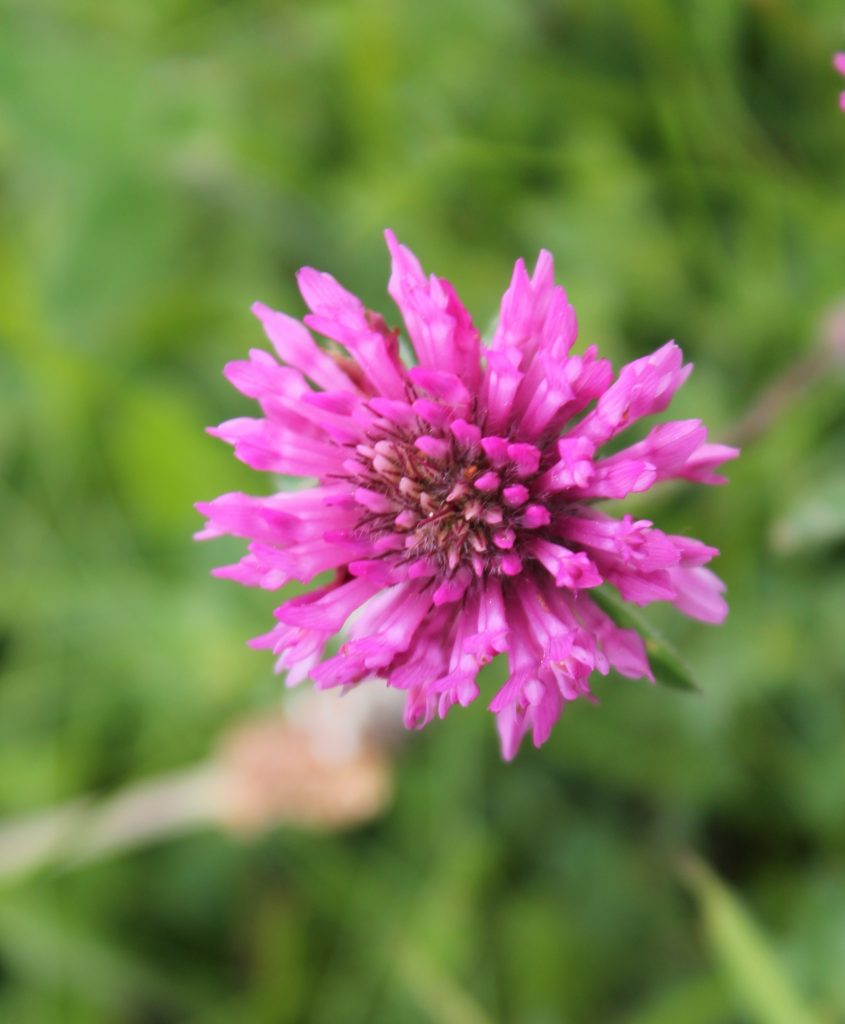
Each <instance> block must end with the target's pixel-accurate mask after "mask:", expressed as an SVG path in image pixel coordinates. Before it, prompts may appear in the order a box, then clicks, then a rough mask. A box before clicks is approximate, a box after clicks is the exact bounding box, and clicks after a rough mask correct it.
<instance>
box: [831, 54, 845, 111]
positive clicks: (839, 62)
mask: <svg viewBox="0 0 845 1024" xmlns="http://www.w3.org/2000/svg"><path fill="white" fill-rule="evenodd" d="M833 66H834V67H835V68H836V70H837V71H838V72H839V74H840V75H845V53H837V54H836V56H835V57H834V58H833ZM839 106H840V107H841V108H842V109H843V110H845V92H841V93H840V94H839Z"/></svg>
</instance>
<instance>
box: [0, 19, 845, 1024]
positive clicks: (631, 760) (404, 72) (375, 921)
mask: <svg viewBox="0 0 845 1024" xmlns="http://www.w3.org/2000/svg"><path fill="white" fill-rule="evenodd" d="M843 18H845V8H843V6H842V4H841V2H839V0H817V2H812V3H811V2H799V0H794V2H786V0H765V2H764V0H757V2H745V3H741V2H730V0H695V2H689V3H672V2H669V0H636V2H635V0H628V2H620V3H597V2H594V0H570V2H564V0H526V2H523V3H514V2H506V0H448V2H447V0H427V2H425V3H422V2H418V3H413V2H403V0H355V2H351V0H350V2H345V3H344V2H339V0H336V2H326V0H310V2H308V3H290V2H278V0H276V2H271V0H249V2H245V0H242V2H239V3H234V2H229V3H225V2H213V0H169V2H165V0H150V2H139V0H112V2H109V3H102V2H100V0H79V2H75V3H71V2H68V0H0V463H2V466H1V467H0V468H2V476H0V516H1V517H2V519H0V537H2V540H0V551H2V576H0V579H2V590H1V591H0V810H2V813H3V815H4V816H7V817H9V818H12V817H15V816H20V815H24V814H26V813H29V812H32V811H35V810H36V809H40V808H45V807H48V806H50V805H52V804H54V803H59V802H61V801H64V800H67V799H71V798H73V797H75V796H77V795H79V794H83V793H93V794H100V795H105V794H110V793H114V792H118V791H119V790H121V788H123V787H125V786H126V785H128V784H129V783H131V782H133V781H134V780H137V779H140V778H144V777H146V776H149V775H153V774H155V773H157V772H160V771H165V770H170V769H175V768H178V767H180V766H183V765H189V764H191V763H193V762H195V761H197V760H198V759H200V758H203V757H205V756H206V755H207V754H208V753H209V751H210V750H212V749H213V746H214V743H215V740H216V738H217V736H218V735H219V734H220V732H221V731H222V730H224V729H225V727H226V726H227V724H229V723H231V722H233V721H235V720H237V719H238V718H240V717H241V716H243V715H244V714H245V713H248V712H250V711H254V710H256V709H260V708H270V707H273V706H274V705H275V703H276V701H277V699H278V691H279V687H280V684H279V682H278V680H277V679H276V678H274V677H273V676H272V673H271V659H270V658H269V656H268V655H267V654H266V653H265V652H250V651H248V650H246V649H245V647H244V641H245V639H246V638H247V637H249V636H252V635H254V634H256V633H259V632H263V631H264V630H265V629H266V628H268V627H269V625H270V623H271V609H272V607H273V603H274V602H273V596H272V595H268V594H266V593H261V592H259V593H254V592H250V591H246V590H244V589H241V588H239V587H237V586H236V585H234V584H231V583H225V582H217V581H213V580H211V579H210V578H209V577H208V570H209V568H210V567H211V566H212V565H214V564H219V563H220V562H223V561H226V560H227V559H228V560H231V558H230V557H229V556H234V555H235V554H236V552H237V550H238V547H239V546H238V545H237V544H231V545H228V546H227V542H222V543H218V544H214V545H202V546H200V545H194V544H193V543H192V541H191V533H192V531H193V530H194V529H196V528H197V526H198V524H199V519H198V517H197V516H196V514H195V513H194V511H193V509H192V503H193V502H194V501H195V500H198V499H201V498H203V499H208V498H211V497H213V496H214V495H216V494H218V493H222V492H224V491H228V490H235V489H245V490H253V491H254V492H259V491H260V490H261V489H262V488H263V487H266V486H267V485H268V484H269V481H268V480H263V479H261V478H259V477H258V476H257V475H255V474H251V473H249V472H248V471H247V470H245V469H244V467H242V466H240V465H239V464H238V463H236V462H235V460H234V459H233V458H232V457H231V454H230V452H229V451H228V449H227V448H226V447H225V446H223V445H221V444H220V443H219V442H216V441H213V440H212V439H210V438H208V437H207V436H205V435H204V433H203V428H204V427H205V425H207V424H210V423H216V422H219V421H220V420H222V419H225V418H227V417H229V416H233V415H251V414H252V409H251V408H250V403H248V401H247V400H246V399H244V398H242V397H241V396H238V395H237V394H236V393H235V392H234V391H233V390H232V389H231V388H229V386H228V385H227V384H226V382H225V381H224V380H223V378H222V377H221V374H220V370H221V368H222V366H223V364H224V363H225V362H226V361H227V360H228V359H232V358H239V357H242V356H243V355H244V354H245V352H246V350H247V348H248V347H249V346H250V345H261V344H262V335H261V332H260V329H259V327H258V325H257V324H256V323H255V321H254V320H253V319H252V317H251V316H250V314H249V305H250V303H251V302H252V301H254V300H255V299H259V298H260V299H262V300H263V301H265V302H268V303H269V304H271V305H274V306H276V307H277V308H283V309H285V310H287V311H289V312H292V313H295V314H298V313H300V312H301V311H302V304H301V300H300V299H299V298H298V296H297V294H296V292H295V289H294V279H293V274H294V271H295V270H296V268H298V267H299V266H301V265H303V264H306V263H308V264H312V265H315V266H317V267H319V268H321V269H325V270H328V271H330V272H331V273H333V274H335V275H336V276H337V277H338V278H339V279H340V280H341V281H342V282H344V283H345V284H346V285H347V287H349V288H351V289H352V290H353V291H356V292H357V293H359V294H360V295H361V296H362V297H363V298H364V299H365V301H366V302H367V304H368V305H370V306H371V307H373V308H376V309H382V310H384V311H385V312H386V313H387V314H388V317H389V318H390V319H395V312H394V311H393V310H392V306H391V305H390V303H389V300H388V299H387V297H386V295H385V283H386V278H387V273H388V263H387V258H386V253H385V250H384V248H383V243H382V240H381V231H382V229H383V228H384V227H385V226H392V227H393V228H394V229H395V230H396V231H397V233H398V234H399V236H400V238H401V239H402V240H403V241H405V242H406V243H407V244H409V245H410V246H411V247H412V248H413V249H414V250H415V251H416V252H417V253H418V254H419V255H420V257H421V259H422V260H423V262H424V264H425V266H426V267H427V268H428V269H430V270H435V271H436V272H437V273H439V274H441V275H442V276H445V277H447V278H449V279H450V280H452V281H453V282H454V283H455V285H456V286H457V288H458V289H459V291H460V293H461V294H462V296H463V297H464V299H465V301H466V303H467V304H468V306H469V308H470V309H471V310H472V311H473V314H474V316H475V318H476V321H477V322H478V323H479V324H480V325H488V324H489V323H490V322H491V321H492V319H493V317H494V316H495V313H496V310H497V305H498V299H499V297H500V294H501V292H502V290H503V289H504V287H505V286H506V284H507V281H508V279H509V275H510V270H511V267H512V264H513V261H514V259H515V258H516V257H517V256H519V255H523V256H525V257H526V258H528V259H531V260H533V258H534V255H535V254H536V252H537V250H538V249H539V248H540V247H546V248H549V249H551V250H552V251H553V252H554V254H555V257H556V260H557V267H558V275H559V278H560V279H561V280H562V281H563V283H564V284H565V285H566V287H567V289H568V290H569V294H570V297H571V299H572V301H573V302H574V303H575V305H576V308H577V310H578V313H579V319H580V323H581V334H582V338H583V339H584V340H585V341H587V342H593V341H595V342H597V343H598V344H599V345H600V346H601V348H602V350H603V352H604V353H605V354H606V355H610V356H611V357H612V358H613V359H614V361H615V362H616V363H618V362H620V361H623V360H625V359H629V358H632V357H635V356H639V355H642V354H644V353H646V352H648V351H651V350H653V349H654V348H656V347H657V346H658V345H660V344H662V343H663V342H664V341H666V340H667V339H668V338H670V337H674V338H676V339H677V340H678V342H679V343H680V344H681V345H682V347H683V348H684V351H685V353H686V354H687V356H688V357H689V358H690V359H692V361H694V362H695V364H696V371H695V372H694V374H693V376H692V377H691V379H690V381H689V383H688V384H687V385H686V387H685V388H684V390H683V392H682V393H681V394H680V395H679V396H678V398H677V400H676V402H675V405H674V406H673V410H674V411H675V412H676V413H677V415H678V416H681V417H686V416H696V417H702V418H704V419H705V420H706V422H707V423H708V425H709V426H710V427H711V434H712V437H713V438H714V439H715V440H728V439H730V438H732V437H734V436H736V434H737V431H738V430H739V431H740V433H742V432H743V431H745V436H746V440H747V443H746V444H745V452H744V455H743V458H742V459H741V460H740V461H739V462H738V463H735V464H733V465H732V466H731V467H730V468H731V476H732V480H733V482H732V484H731V485H730V487H728V488H727V489H724V488H718V489H705V488H696V487H693V486H692V485H690V486H689V487H685V488H679V489H670V490H667V491H665V492H661V493H658V492H654V493H652V494H650V495H646V496H641V497H639V498H638V499H637V500H636V503H635V506H634V510H635V511H636V512H637V514H638V515H645V516H647V517H648V518H653V519H655V520H656V521H657V522H658V524H659V525H661V526H663V527H664V528H666V529H669V530H672V531H677V532H680V531H683V532H689V533H690V534H692V535H694V536H700V537H702V538H703V539H704V540H706V541H707V542H708V543H712V544H715V545H717V546H719V547H720V548H721V549H722V551H723V556H722V558H721V559H720V560H719V562H718V563H717V569H718V571H719V572H720V574H721V575H722V576H723V577H724V578H725V580H726V581H727V583H728V586H729V598H730V602H731V609H732V610H731V615H730V617H729V619H728V621H727V623H726V625H725V626H724V627H721V628H717V629H714V628H711V627H707V626H704V625H702V624H699V623H692V622H689V621H687V620H684V619H682V618H681V617H680V616H673V615H668V614H663V610H660V609H649V610H648V617H649V618H650V619H651V620H652V621H654V622H655V623H659V624H660V625H661V627H662V628H663V629H664V630H665V631H666V632H667V633H668V635H669V636H670V637H671V639H672V640H673V641H674V642H675V643H676V644H677V645H678V646H679V648H680V649H681V650H682V652H683V654H684V657H685V658H686V660H687V661H688V662H689V663H690V664H691V665H692V666H693V668H694V670H695V673H696V676H697V677H698V679H699V682H700V685H701V689H702V691H703V692H702V693H701V694H699V695H693V696H689V695H685V694H680V693H676V692H674V691H670V690H666V689H662V688H650V687H648V686H647V685H645V684H644V683H638V682H630V681H627V680H621V679H618V678H610V679H608V680H604V681H602V680H600V681H599V682H598V683H597V686H596V692H597V694H598V695H599V697H600V698H601V706H600V707H598V708H596V707H593V706H591V705H589V704H588V703H586V702H578V703H576V704H575V705H572V706H570V707H569V708H567V710H566V713H565V715H564V716H563V719H562V720H561V722H560V723H559V724H558V726H557V728H556V730H555V732H554V734H553V736H552V739H551V741H550V742H549V743H548V744H547V746H546V747H544V748H543V749H542V750H541V751H539V752H537V751H535V750H533V748H532V747H531V746H530V744H528V745H526V747H525V748H524V749H523V751H522V753H521V754H520V756H519V758H518V760H517V761H516V762H515V763H514V764H512V765H510V766H505V765H503V764H502V763H501V762H500V760H499V755H498V750H497V744H496V740H495V736H494V729H493V723H492V720H491V718H490V716H489V715H488V714H487V713H486V712H485V711H484V709H483V706H482V702H479V706H478V707H477V708H473V709H472V710H471V711H466V712H462V711H460V709H459V710H457V711H453V712H452V714H451V715H450V717H449V719H448V720H447V721H446V722H444V723H439V722H438V723H433V724H432V725H431V726H430V727H429V728H428V729H427V730H426V731H425V732H423V733H421V734H413V735H412V736H411V737H410V738H409V741H408V742H407V744H406V745H405V747H404V749H403V751H402V753H401V754H400V756H399V760H398V764H397V777H396V790H397V792H396V798H395V801H394V804H393V806H392V808H391V809H390V810H389V811H388V812H387V813H386V814H385V815H384V816H383V817H381V818H380V819H379V820H378V821H376V822H375V823H373V824H371V825H368V826H366V827H365V828H362V829H358V830H355V831H353V832H350V833H347V834H336V835H326V836H314V835H309V834H307V833H300V832H295V831H291V830H276V831H274V832H272V833H271V834H269V835H267V836H265V837H263V838H261V839H259V840H257V841H255V842H252V843H243V842H238V841H235V840H232V839H229V838H226V837H224V836H221V835H218V834H216V833H214V832H213V831H210V830H209V831H206V832H201V833H198V834H196V835H193V836H188V837H185V838H182V839H178V840H174V841H172V842H167V843H163V844H160V845H158V846H155V847H151V848H149V849H146V850H139V851H135V852H132V853H126V854H124V855H122V856H118V857H114V858H112V859H110V860H108V861H106V862H103V863H100V864H97V865H92V866H89V867H85V868H79V869H77V870H70V871H69V870H44V871H41V872H39V873H37V874H36V875H34V876H32V877H28V878H23V879H20V880H18V881H17V882H16V883H14V884H13V883H11V882H6V883H3V884H2V886H1V887H0V1020H2V1021H4V1022H6V1021H8V1022H9V1024H19V1022H20V1024H52V1022H54V1021H55V1022H65V1021H67V1022H74V1024H77V1022H78V1024H89V1022H90V1024H94V1022H101V1021H109V1022H111V1021H119V1022H127V1024H171V1022H182V1021H185V1022H191V1024H194V1022H196V1024H206V1022H209V1024H223V1022H226V1024H229V1022H241V1021H248V1022H253V1021H254V1022H259V1024H260V1022H268V1024H284V1022H300V1021H302V1022H308V1024H312V1022H313V1024H359V1022H360V1024H364V1022H385V1024H405V1022H408V1024H416V1022H421V1024H424V1022H428V1021H436V1022H439V1021H445V1022H447V1024H478V1022H483V1021H488V1022H491V1021H503V1022H514V1024H557V1022H573V1024H593V1022H596V1024H599V1022H601V1024H604V1022H615V1021H622V1022H624V1024H675V1022H681V1024H687V1022H689V1024H699V1022H700V1024H733V1022H739V1024H741V1022H745V1021H748V1022H754V1021H762V1022H763V1024H769V1022H773V1024H779V1022H784V1024H795V1022H796V1021H798V1020H799V1017H798V1016H797V1015H796V1014H797V1012H798V1010H797V1008H795V1007H793V1008H789V1006H788V999H789V998H794V999H795V1000H796V1001H797V1002H800V1003H801V1004H802V1005H803V1007H804V1008H805V1009H806V1017H801V1018H800V1019H801V1020H804V1019H807V1020H817V1021H820V1022H828V1024H834V1022H837V1021H842V1020H845V972H843V971H842V965H843V963H845V883H844V882H843V877H845V798H843V779H845V629H843V625H842V613H843V608H845V574H843V564H845V561H843V541H845V512H843V506H845V470H843V466H845V413H843V407H845V401H843V400H845V341H844V340H843V339H842V334H843V333H845V331H843V329H842V328H840V342H839V344H840V347H839V350H838V352H839V354H838V362H837V361H836V359H835V358H830V359H829V361H828V363H827V364H826V365H825V366H824V367H823V368H822V370H821V372H819V373H817V374H816V375H815V377H814V378H813V379H812V380H809V381H808V382H806V383H805V385H804V387H803V388H800V387H798V386H797V384H796V380H797V381H798V382H799V383H800V378H801V375H802V373H804V370H802V369H800V367H804V368H805V369H806V368H807V367H808V366H810V367H811V366H812V360H813V359H816V358H820V357H818V356H817V354H818V352H819V351H820V348H819V346H820V345H821V344H822V342H823V338H824V337H825V333H824V330H823V328H822V326H821V325H822V323H823V321H824V318H825V316H826V315H827V313H828V311H829V310H830V309H831V308H832V307H833V306H834V305H835V304H836V302H837V301H839V300H840V299H841V297H842V296H843V293H845V273H843V267H845V259H843V253H844V252H845V173H843V172H845V115H842V114H841V113H840V112H839V111H838V107H837V99H836V97H837V92H838V89H839V88H840V87H841V83H840V82H839V81H837V78H836V76H835V74H834V73H833V71H832V69H831V57H832V54H833V51H834V50H836V49H845V25H844V24H843ZM814 353H816V355H814ZM808 359H809V360H810V362H809V363H808V362H807V360H808ZM796 367H799V370H798V371H797V377H796V371H795V368H796ZM790 374H791V376H789V375H790ZM784 375H787V384H786V385H783V386H781V391H780V392H777V393H776V394H775V400H774V404H772V403H771V401H770V402H769V404H768V405H765V404H764V406H763V412H764V413H765V412H766V411H767V410H769V409H772V410H773V412H772V414H771V415H768V420H766V419H765V417H764V421H762V426H761V427H758V426H754V424H752V426H751V427H749V424H748V420H747V419H745V424H744V426H743V423H742V421H743V419H744V418H746V417H747V416H748V414H749V412H750V411H751V410H752V409H753V408H755V407H756V408H757V409H758V411H759V409H760V406H759V400H760V397H761V395H763V394H764V393H765V392H766V390H767V389H768V388H770V387H771V386H772V385H773V384H775V382H777V381H779V380H781V381H782V380H783V379H784ZM808 376H809V374H808ZM778 394H780V395H781V398H780V399H779V398H778V397H777V395H778ZM754 422H755V423H759V422H761V421H759V420H758V421H754ZM755 431H756V436H755ZM693 854H694V855H696V856H697V857H698V858H700V859H701V861H702V862H704V863H706V864H709V865H710V868H712V870H713V871H715V872H716V873H717V874H718V875H719V876H720V877H721V878H722V879H723V880H724V882H725V883H726V885H727V887H728V888H724V889H723V888H721V887H720V886H719V885H718V883H716V882H715V881H714V880H713V878H712V877H711V876H710V875H708V874H706V873H702V872H703V869H701V868H699V869H698V870H697V871H696V870H692V871H691V869H690V868H689V864H690V863H691V861H690V857H691V856H692V855H693ZM685 865H686V866H687V867H686V868H685ZM743 908H744V909H743ZM745 915H750V918H751V919H753V920H754V921H755V922H756V923H757V927H756V928H755V927H754V926H752V925H751V924H749V918H748V917H746V916H745ZM758 929H759V930H758ZM775 979H779V981H780V984H782V985H783V986H786V989H787V990H790V989H791V990H793V991H792V994H791V996H789V995H788V991H784V992H776V991H774V989H773V985H774V983H775ZM801 1012H804V1011H801Z"/></svg>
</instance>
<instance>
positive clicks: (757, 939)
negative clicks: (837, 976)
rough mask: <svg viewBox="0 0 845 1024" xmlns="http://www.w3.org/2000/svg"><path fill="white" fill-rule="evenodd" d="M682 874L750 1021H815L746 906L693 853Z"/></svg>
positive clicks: (804, 1023) (762, 1023)
mask: <svg viewBox="0 0 845 1024" xmlns="http://www.w3.org/2000/svg"><path fill="white" fill-rule="evenodd" d="M683 874H684V877H685V879H686V881H687V884H688V885H689V887H690V889H691V890H692V893H693V895H694V896H695V898H696V900H697V902H698V907H699V910H700V912H701V915H702V919H703V923H704V929H705V935H706V938H707V941H708V944H709V945H710V947H711V949H712V951H713V953H714V955H715V957H716V959H717V960H718V961H719V964H720V966H721V969H722V971H723V973H724V975H725V977H726V978H727V980H728V981H729V982H730V983H731V985H732V986H733V988H734V990H735V992H736V993H737V996H738V997H739V999H740V1000H741V1002H742V1005H743V1007H744V1008H745V1010H746V1011H747V1012H748V1014H749V1020H753V1021H756V1022H758V1024H819V1018H818V1017H817V1016H816V1015H815V1014H814V1013H812V1012H811V1011H810V1010H809V1009H808V1007H807V1006H806V1004H805V1003H804V1001H803V998H802V996H801V995H800V994H799V993H798V992H797V991H796V990H795V989H794V988H793V986H792V984H791V981H790V979H789V977H788V975H787V974H786V972H785V971H784V969H783V967H782V965H781V964H780V962H779V960H778V957H777V956H776V954H775V952H774V951H773V950H772V948H771V946H770V945H769V942H768V940H767V939H766V937H765V936H764V935H763V933H762V932H761V931H760V929H759V928H758V927H757V925H756V924H755V922H754V921H753V920H752V919H751V917H750V916H749V914H748V912H747V911H746V909H745V907H743V905H742V903H741V902H740V901H739V900H738V899H737V897H736V896H735V895H734V894H733V893H732V892H731V891H730V889H728V887H727V886H726V885H724V883H723V882H722V881H721V880H720V879H719V878H717V877H716V875H715V874H714V873H713V872H712V871H711V870H710V869H709V868H708V867H707V865H706V864H704V863H702V862H701V861H700V860H698V859H697V858H695V857H690V858H689V859H688V860H687V861H686V862H685V863H684V865H683Z"/></svg>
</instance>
